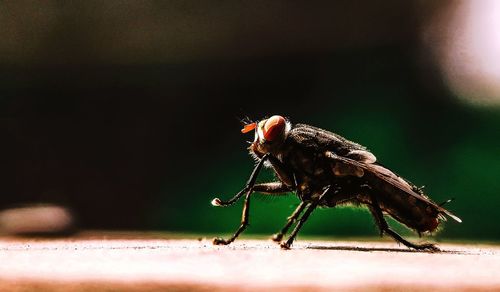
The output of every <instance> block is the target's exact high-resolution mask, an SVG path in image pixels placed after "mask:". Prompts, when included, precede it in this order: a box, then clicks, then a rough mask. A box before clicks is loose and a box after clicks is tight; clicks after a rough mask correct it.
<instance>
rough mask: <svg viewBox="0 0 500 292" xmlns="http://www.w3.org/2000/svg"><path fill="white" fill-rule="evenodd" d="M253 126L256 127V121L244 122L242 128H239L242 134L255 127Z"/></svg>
mask: <svg viewBox="0 0 500 292" xmlns="http://www.w3.org/2000/svg"><path fill="white" fill-rule="evenodd" d="M255 127H257V124H256V123H251V124H246V125H245V126H243V129H241V132H242V133H243V134H246V133H248V132H250V131H252V130H253V129H255Z"/></svg>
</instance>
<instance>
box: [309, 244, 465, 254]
mask: <svg viewBox="0 0 500 292" xmlns="http://www.w3.org/2000/svg"><path fill="white" fill-rule="evenodd" d="M305 248H306V249H315V250H332V251H335V250H338V251H358V252H377V251H381V252H390V253H396V252H400V253H429V254H459V255H472V253H470V252H464V251H460V250H437V251H436V250H415V249H409V248H390V247H359V246H321V245H316V246H307V247H305Z"/></svg>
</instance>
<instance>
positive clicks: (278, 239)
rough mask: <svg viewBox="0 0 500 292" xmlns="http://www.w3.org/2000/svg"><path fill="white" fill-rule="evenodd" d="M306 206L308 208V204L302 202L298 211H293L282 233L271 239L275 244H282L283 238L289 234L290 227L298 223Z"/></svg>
mask: <svg viewBox="0 0 500 292" xmlns="http://www.w3.org/2000/svg"><path fill="white" fill-rule="evenodd" d="M306 206H307V203H306V202H301V203H300V205H299V206H298V207H297V209H295V211H293V213H292V215H290V216H289V217H288V218H287V222H286V224H285V226H283V228H282V229H281V230H280V232H278V233H276V234H274V235H273V237H272V238H271V239H272V240H273V241H275V242H281V240H282V239H283V236H285V234H286V233H287V231H288V229H289V228H290V226H292V225H293V224H294V223H295V222H297V218H299V216H300V214H301V213H302V211H304V209H305V208H306Z"/></svg>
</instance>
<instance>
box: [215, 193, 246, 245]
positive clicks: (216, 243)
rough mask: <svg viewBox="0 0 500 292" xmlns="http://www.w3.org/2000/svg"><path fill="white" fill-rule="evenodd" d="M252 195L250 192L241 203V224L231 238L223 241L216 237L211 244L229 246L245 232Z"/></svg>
mask: <svg viewBox="0 0 500 292" xmlns="http://www.w3.org/2000/svg"><path fill="white" fill-rule="evenodd" d="M251 194H252V191H251V190H250V191H249V192H248V193H247V194H246V196H245V202H244V203H243V214H242V215H241V224H240V227H239V228H238V230H236V232H235V233H234V234H233V236H231V238H229V239H224V238H220V237H216V238H214V239H213V241H212V243H213V244H215V245H226V244H230V243H231V242H233V241H234V240H235V239H236V237H238V235H240V233H241V232H243V230H245V229H246V228H247V226H248V211H249V209H250V195H251Z"/></svg>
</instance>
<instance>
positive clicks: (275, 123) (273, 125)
mask: <svg viewBox="0 0 500 292" xmlns="http://www.w3.org/2000/svg"><path fill="white" fill-rule="evenodd" d="M285 125H286V122H285V118H283V117H282V116H272V117H270V118H269V119H267V121H266V123H265V124H264V128H263V129H262V132H263V134H264V139H266V140H267V141H273V140H274V139H276V138H278V137H279V136H280V135H281V134H282V133H283V131H284V130H285Z"/></svg>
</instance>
